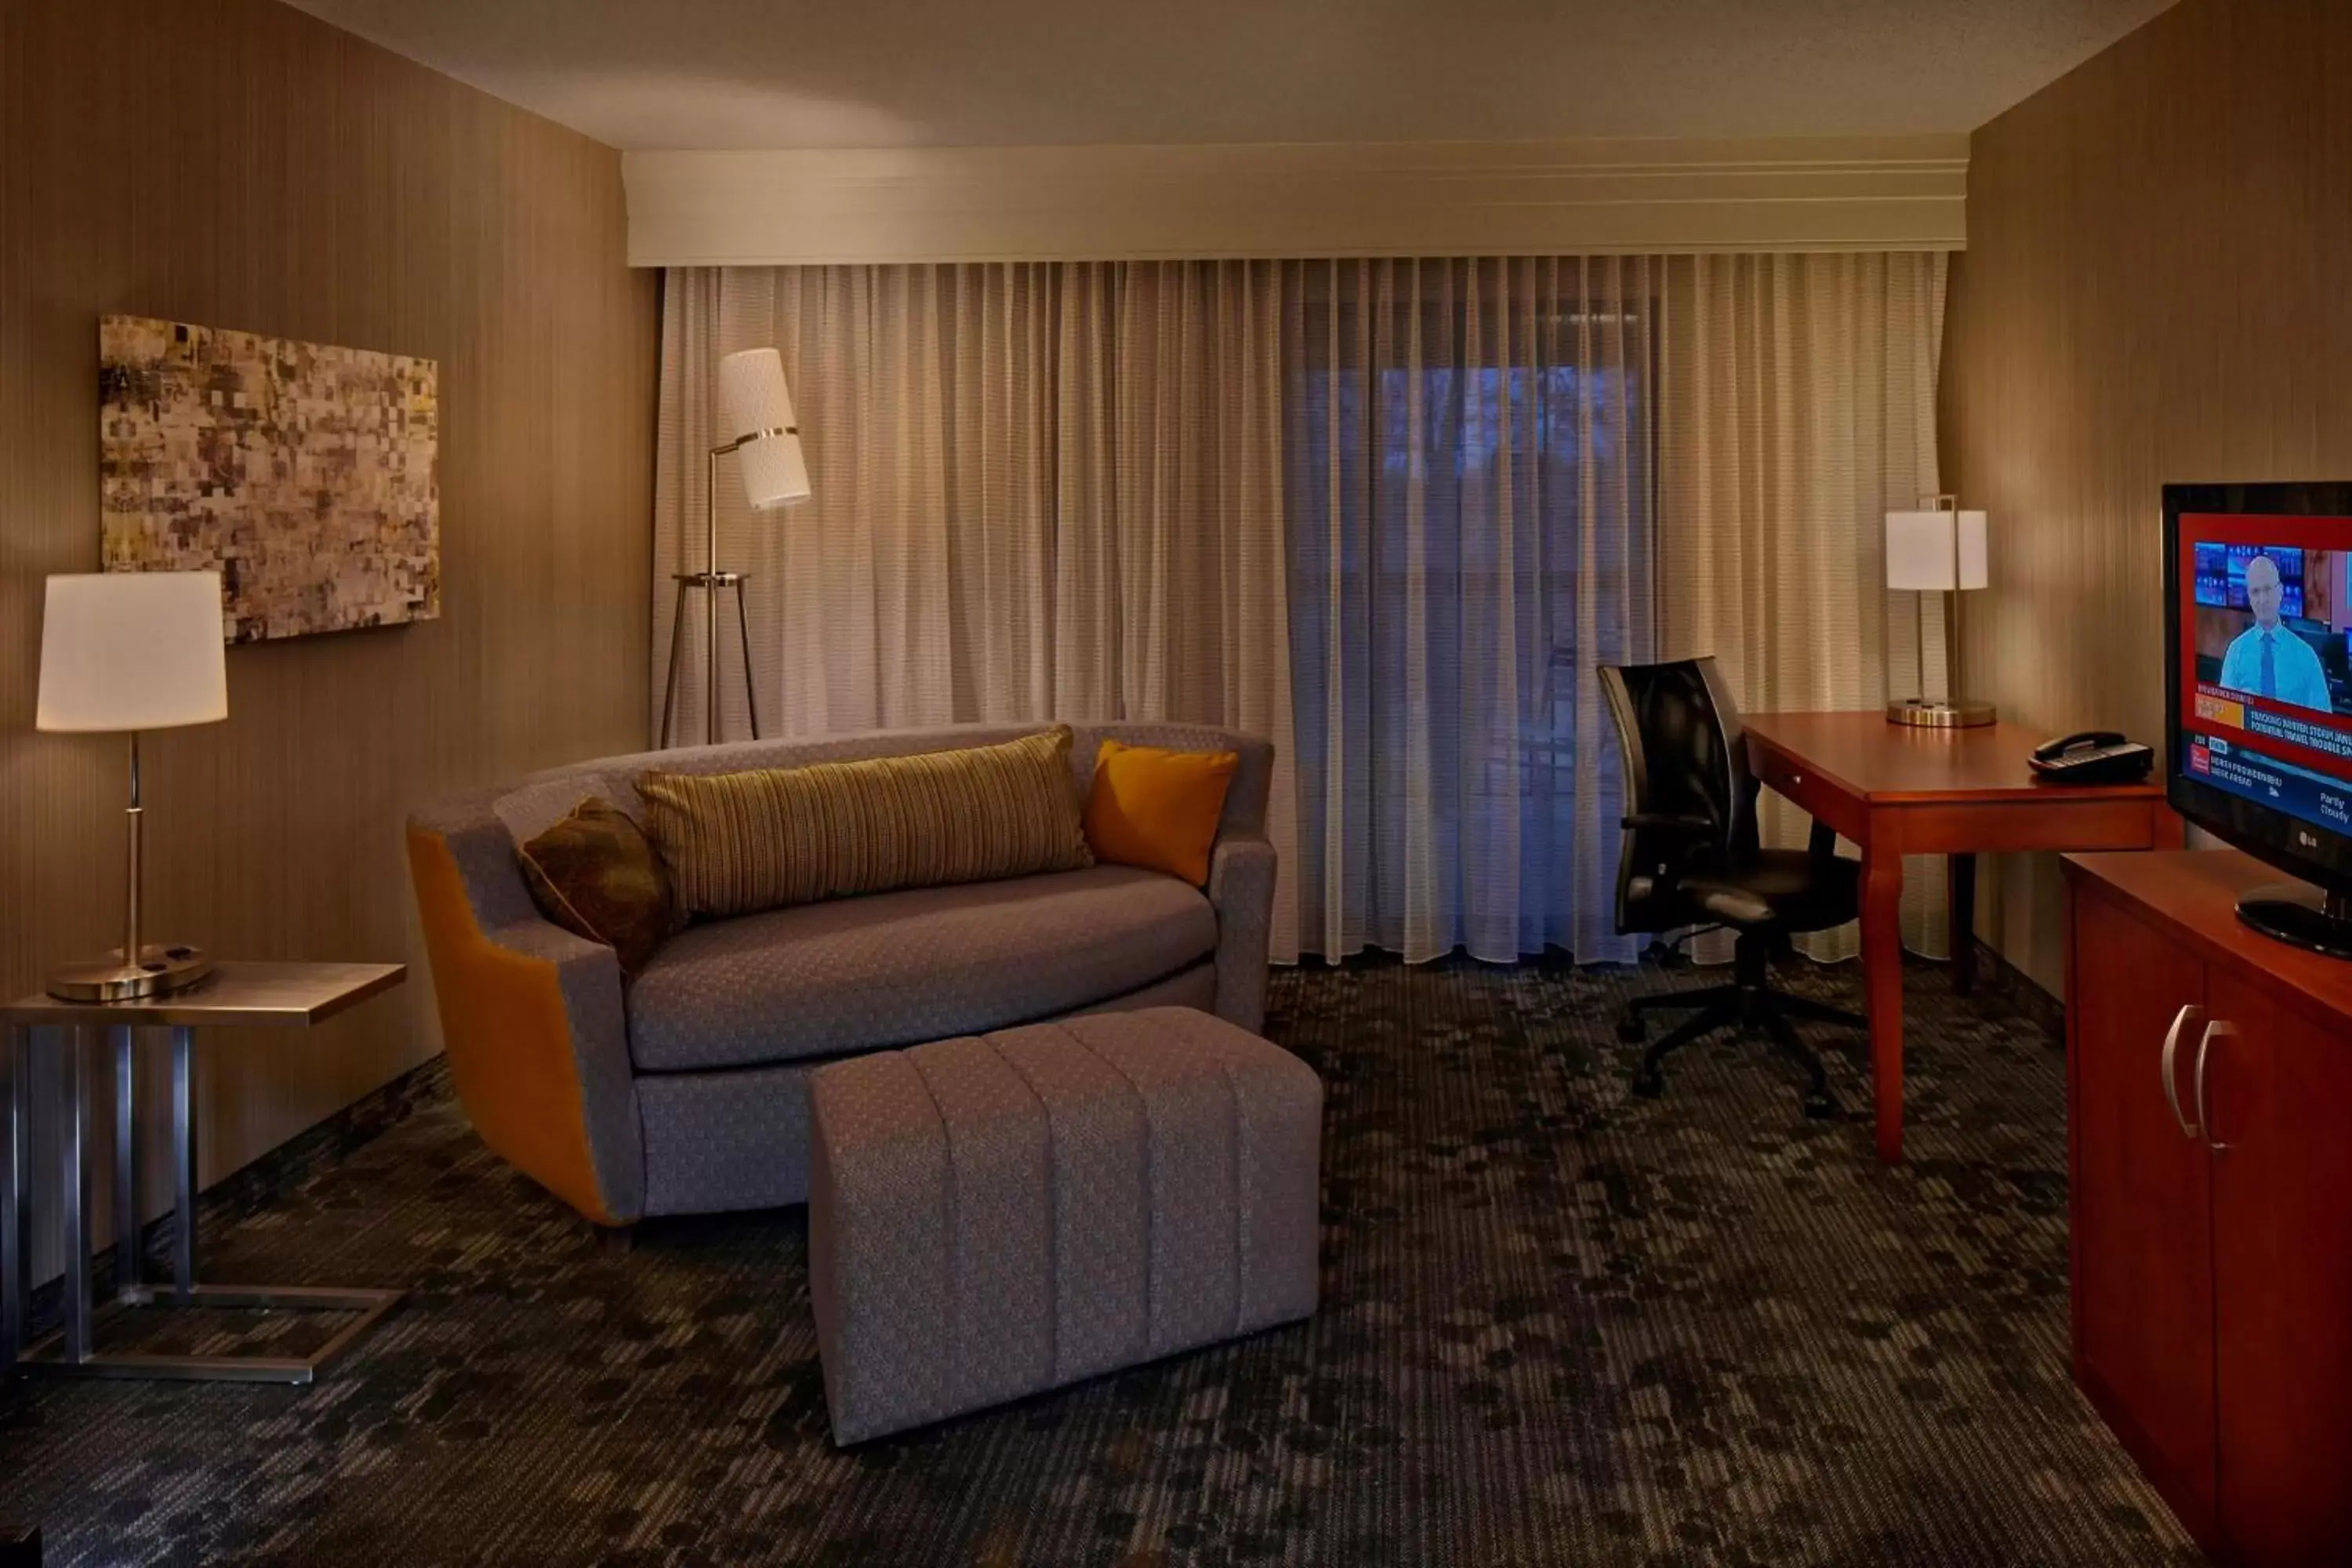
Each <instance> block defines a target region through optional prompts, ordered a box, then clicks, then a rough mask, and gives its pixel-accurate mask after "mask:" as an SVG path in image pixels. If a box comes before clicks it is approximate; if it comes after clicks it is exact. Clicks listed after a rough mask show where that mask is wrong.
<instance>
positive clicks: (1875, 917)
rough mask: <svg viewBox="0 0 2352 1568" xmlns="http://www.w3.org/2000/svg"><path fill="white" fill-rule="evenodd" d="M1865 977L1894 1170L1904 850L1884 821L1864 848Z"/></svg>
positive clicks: (1899, 1128)
mask: <svg viewBox="0 0 2352 1568" xmlns="http://www.w3.org/2000/svg"><path fill="white" fill-rule="evenodd" d="M1862 973H1863V987H1864V991H1865V993H1866V994H1868V996H1869V999H1870V1002H1869V1005H1870V1076H1871V1089H1872V1098H1873V1099H1874V1101H1875V1103H1876V1107H1877V1121H1878V1157H1879V1158H1880V1159H1881V1160H1884V1161H1885V1162H1886V1163H1888V1164H1890V1165H1891V1164H1895V1163H1897V1162H1899V1161H1900V1160H1901V1159H1902V1158H1903V844H1902V839H1901V832H1900V829H1899V828H1898V827H1897V826H1896V825H1895V823H1893V822H1890V821H1887V820H1886V819H1885V818H1880V819H1878V820H1877V821H1874V822H1873V823H1872V824H1871V825H1870V837H1869V838H1868V839H1867V840H1866V841H1865V842H1864V845H1863V848H1862Z"/></svg>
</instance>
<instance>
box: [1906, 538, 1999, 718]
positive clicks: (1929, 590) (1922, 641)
mask: <svg viewBox="0 0 2352 1568" xmlns="http://www.w3.org/2000/svg"><path fill="white" fill-rule="evenodd" d="M1989 581H1990V574H1989V573H1988V572H1987V570H1986V563H1985V514H1984V513H1982V512H1980V511H1962V510H1960V503H1959V500H1958V498H1957V497H1953V496H1923V497H1921V498H1920V500H1919V510H1916V511H1890V512H1888V513H1887V514H1886V585H1887V586H1888V587H1890V588H1896V589H1902V590H1906V591H1908V592H1911V593H1916V594H1937V593H1940V594H1942V595H1944V700H1943V701H1941V702H1935V701H1930V700H1928V697H1927V616H1925V615H1924V614H1922V615H1920V616H1916V618H1915V619H1914V621H1913V627H1914V629H1915V630H1916V633H1917V636H1918V644H1919V662H1918V666H1917V668H1918V671H1919V695H1918V696H1916V697H1906V698H1904V699H1903V700H1901V701H1898V702H1890V703H1888V704H1887V705H1886V721H1887V722H1888V723H1890V724H1913V725H1917V726H1919V727H1921V728H1924V729H1931V730H1973V729H1976V728H1978V727H1979V726H1980V725H1985V724H1990V723H1991V722H1992V721H1993V717H1994V715H1993V710H1992V705H1991V704H1990V703H1989V702H1969V701H1967V700H1964V699H1962V697H1961V696H1960V624H1961V623H1960V595H1962V594H1963V593H1965V592H1967V591H1968V590H1969V589H1972V588H1981V587H1984V586H1985V585H1986V584H1987V583H1988V582H1989ZM1919 608H1920V609H1921V610H1922V611H1923V612H1924V611H1925V610H1926V608H1927V605H1926V603H1925V602H1924V601H1923V602H1922V603H1921V604H1920V605H1919Z"/></svg>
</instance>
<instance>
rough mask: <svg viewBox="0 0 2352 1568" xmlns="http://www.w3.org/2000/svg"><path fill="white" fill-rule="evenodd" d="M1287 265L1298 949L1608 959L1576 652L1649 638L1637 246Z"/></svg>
mask: <svg viewBox="0 0 2352 1568" xmlns="http://www.w3.org/2000/svg"><path fill="white" fill-rule="evenodd" d="M1294 274H1295V277H1296V280H1297V281H1296V286H1295V287H1294V288H1293V289H1292V304H1291V308H1290V311H1289V318H1288V333H1289V336H1288V351H1289V352H1288V358H1289V362H1290V370H1291V376H1290V385H1291V394H1292V395H1291V402H1290V413H1289V445H1290V471H1291V483H1290V528H1291V570H1292V584H1293V593H1292V601H1291V642H1292V647H1293V649H1294V651H1295V654H1296V657H1297V672H1296V680H1297V699H1298V700H1297V741H1298V784H1299V816H1300V835H1299V838H1300V842H1299V855H1300V859H1299V877H1298V889H1299V897H1300V900H1301V902H1302V911H1301V912H1302V921H1303V924H1304V928H1305V931H1306V933H1307V945H1308V946H1309V947H1311V948H1314V949H1315V950H1316V951H1318V952H1323V953H1326V954H1329V955H1333V956H1337V955H1339V954H1341V953H1349V952H1357V951H1359V950H1360V949H1362V948H1364V947H1366V946H1373V947H1381V948H1386V949H1389V950H1391V951H1393V952H1402V954H1403V955H1404V956H1405V957H1406V958H1407V959H1408V960H1414V961H1418V960H1421V959H1426V958H1432V957H1435V956H1437V955H1438V954H1441V953H1444V952H1450V951H1452V950H1453V949H1454V948H1455V947H1457V946H1459V947H1466V948H1467V949H1468V950H1469V952H1471V953H1473V954H1474V955H1475V956H1477V957H1480V958H1485V959H1493V960H1497V961H1501V962H1510V961H1512V960H1515V959H1517V957H1518V956H1519V955H1520V954H1522V953H1526V952H1538V951H1540V950H1541V949H1543V948H1544V947H1546V946H1547V945H1551V946H1559V947H1564V948H1567V949H1569V950H1570V951H1572V952H1575V953H1576V955H1577V956H1578V957H1579V958H1580V959H1585V960H1598V959H1609V958H1628V957H1631V956H1633V951H1634V944H1633V942H1630V941H1628V940H1627V939H1625V938H1622V937H1619V936H1618V935H1616V933H1615V931H1614V930H1613V929H1612V885H1613V882H1614V879H1615V874H1616V860H1617V839H1618V832H1617V820H1618V818H1619V817H1620V816H1622V815H1623V810H1622V792H1621V789H1620V784H1619V777H1618V758H1617V750H1616V743H1615V741H1614V739H1613V737H1612V734H1611V731H1610V721H1609V717H1608V710H1607V708H1606V706H1605V704H1604V700H1603V699H1602V697H1601V691H1600V688H1599V683H1598V680H1597V678H1596V675H1595V670H1596V668H1597V667H1598V666H1599V665H1601V664H1602V663H1622V662H1625V661H1628V660H1641V659H1645V658H1649V657H1650V631H1651V625H1652V620H1653V614H1652V605H1651V590H1652V583H1651V569H1650V563H1651V553H1652V546H1653V539H1652V528H1653V519H1652V508H1653V501H1654V472H1653V468H1652V446H1651V426H1650V418H1649V413H1648V400H1649V398H1650V396H1651V395H1652V390H1653V389H1652V382H1653V379H1654V349H1655V344H1654V336H1653V330H1654V311H1655V305H1656V292H1657V288H1658V286H1659V283H1660V282H1661V280H1662V279H1661V276H1660V268H1659V265H1658V264H1657V263H1655V262H1653V261H1651V260H1649V259H1646V258H1601V259H1589V260H1579V259H1573V258H1570V259H1553V258H1548V259H1541V260H1536V259H1525V258H1515V259H1507V260H1502V259H1490V260H1476V261H1448V260H1437V261H1412V260H1405V261H1386V260H1382V261H1346V262H1338V263H1328V262H1316V263H1302V264H1298V265H1297V266H1296V267H1295V268H1294Z"/></svg>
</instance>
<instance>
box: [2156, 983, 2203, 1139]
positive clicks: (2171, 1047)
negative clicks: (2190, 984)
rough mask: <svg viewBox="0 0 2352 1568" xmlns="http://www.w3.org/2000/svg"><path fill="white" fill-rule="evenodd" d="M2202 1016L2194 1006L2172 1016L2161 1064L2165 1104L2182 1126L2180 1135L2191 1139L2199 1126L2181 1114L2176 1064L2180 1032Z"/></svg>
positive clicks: (2165, 1033)
mask: <svg viewBox="0 0 2352 1568" xmlns="http://www.w3.org/2000/svg"><path fill="white" fill-rule="evenodd" d="M2200 1016H2203V1009H2201V1008H2199V1007H2194V1006H2190V1007H2183V1008H2182V1009H2180V1011H2179V1012H2178V1013H2176V1014H2174V1015H2173V1016H2172V1027H2171V1028H2169V1029H2167V1030H2166V1031H2165V1032H2164V1058H2163V1061H2162V1062H2161V1064H2160V1070H2161V1071H2162V1073H2163V1075H2164V1103H2165V1104H2167V1105H2168V1106H2170V1107H2172V1120H2173V1121H2177V1122H2179V1124H2180V1135H2181V1136H2182V1137H2183V1138H2189V1139H2194V1138H2195V1137H2196V1136H2197V1124H2196V1123H2195V1122H2192V1121H2189V1118H2188V1117H2186V1116H2184V1115H2182V1114H2181V1110H2180V1075H2179V1072H2177V1071H2176V1070H2175V1068H2174V1064H2175V1063H2176V1062H2177V1061H2178V1060H2179V1057H2180V1031H2181V1030H2183V1029H2185V1028H2187V1027H2188V1026H2189V1019H2191V1018H2194V1017H2200ZM2200 1114H2202V1111H2201V1110H2200Z"/></svg>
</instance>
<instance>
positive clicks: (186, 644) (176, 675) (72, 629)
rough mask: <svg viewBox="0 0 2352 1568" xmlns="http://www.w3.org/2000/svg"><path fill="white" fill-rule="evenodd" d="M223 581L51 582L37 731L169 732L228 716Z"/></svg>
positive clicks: (106, 576)
mask: <svg viewBox="0 0 2352 1568" xmlns="http://www.w3.org/2000/svg"><path fill="white" fill-rule="evenodd" d="M225 643H226V637H225V636H224V628H223V626H222V621H221V581H220V576H219V574H217V573H212V572H100V573H90V574H79V575H72V576H58V577H52V578H50V579H49V581H48V597H47V605H46V607H45V610H44V613H43V615H42V617H41V689H40V700H39V703H38V706H37V710H36V713H35V716H34V721H33V722H34V727H35V728H37V729H40V730H47V731H65V732H89V731H112V732H118V733H119V732H122V731H140V730H168V729H172V728H173V727H175V726H177V725H182V724H211V723H217V722H218V721H221V720H223V719H226V718H227V717H228V667H227V658H226V654H225V652H224V647H225Z"/></svg>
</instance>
